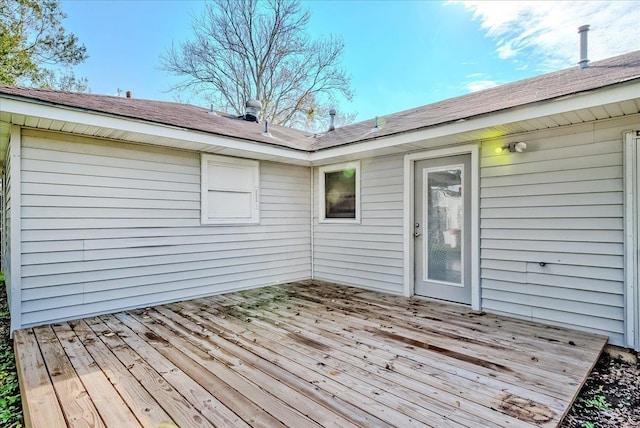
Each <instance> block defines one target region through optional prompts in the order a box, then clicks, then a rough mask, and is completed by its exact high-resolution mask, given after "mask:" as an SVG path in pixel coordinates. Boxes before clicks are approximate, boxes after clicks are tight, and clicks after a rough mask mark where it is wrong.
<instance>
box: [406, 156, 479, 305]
mask: <svg viewBox="0 0 640 428" xmlns="http://www.w3.org/2000/svg"><path fill="white" fill-rule="evenodd" d="M414 177H415V186H414V188H415V195H414V207H415V213H414V219H415V224H414V246H415V249H414V255H415V263H414V266H415V294H416V295H419V296H425V297H430V298H434V299H441V300H446V301H450V302H457V303H463V304H471V192H470V189H471V155H468V154H465V155H457V156H448V157H442V158H435V159H427V160H421V161H417V162H416V163H415V175H414Z"/></svg>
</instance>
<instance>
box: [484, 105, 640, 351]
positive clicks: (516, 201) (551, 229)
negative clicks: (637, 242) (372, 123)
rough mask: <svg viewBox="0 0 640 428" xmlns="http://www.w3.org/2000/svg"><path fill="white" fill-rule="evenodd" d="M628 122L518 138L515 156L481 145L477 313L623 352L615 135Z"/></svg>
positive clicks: (618, 140)
mask: <svg viewBox="0 0 640 428" xmlns="http://www.w3.org/2000/svg"><path fill="white" fill-rule="evenodd" d="M635 120H637V118H636V119H635ZM632 121H633V119H622V120H617V121H605V122H603V123H590V124H585V125H580V126H574V127H568V128H565V129H563V130H560V131H558V130H556V131H546V132H538V133H532V134H529V135H524V136H519V137H518V139H519V140H522V141H526V142H527V144H528V150H527V151H526V152H525V153H507V152H503V153H501V154H496V153H495V152H494V148H495V146H496V145H499V144H501V142H499V141H494V142H491V143H487V144H483V147H482V151H481V169H480V174H481V200H480V206H481V280H482V307H483V309H484V310H487V311H491V312H499V313H504V314H507V315H516V316H519V317H523V318H527V319H531V320H534V321H541V322H545V323H551V324H557V325H564V326H569V327H572V328H577V329H581V330H588V331H592V332H596V333H601V334H605V335H608V336H609V337H610V341H611V343H613V344H617V345H622V344H624V336H623V335H624V283H623V281H624V278H623V273H624V272H623V263H624V254H623V182H622V177H623V163H622V148H623V142H622V131H623V130H624V129H626V128H628V126H629V125H630V124H631V123H632Z"/></svg>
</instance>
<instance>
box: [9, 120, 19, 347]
mask: <svg viewBox="0 0 640 428" xmlns="http://www.w3.org/2000/svg"><path fill="white" fill-rule="evenodd" d="M21 140H22V129H21V128H20V127H19V126H17V125H12V126H11V136H10V141H9V147H10V149H9V150H10V158H11V219H10V221H11V224H10V228H11V236H10V237H9V240H10V245H11V248H10V251H11V265H10V266H9V269H10V271H11V272H10V277H9V278H10V284H9V285H10V287H11V301H10V302H9V308H10V312H11V336H13V332H14V331H16V330H19V329H21V328H22V196H21V195H22V191H21V182H22V180H21V176H22V172H21V161H20V159H21V153H20V152H21V148H22V141H21Z"/></svg>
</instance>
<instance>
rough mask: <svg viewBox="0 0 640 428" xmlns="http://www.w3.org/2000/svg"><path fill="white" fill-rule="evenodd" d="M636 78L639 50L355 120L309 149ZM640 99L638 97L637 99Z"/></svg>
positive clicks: (388, 133)
mask: <svg viewBox="0 0 640 428" xmlns="http://www.w3.org/2000/svg"><path fill="white" fill-rule="evenodd" d="M639 78H640V51H636V52H632V53H628V54H625V55H620V56H617V57H613V58H609V59H605V60H602V61H597V62H593V63H591V64H590V65H589V67H587V68H584V69H581V68H579V67H577V66H576V67H573V68H570V69H566V70H561V71H557V72H554V73H549V74H544V75H541V76H537V77H532V78H529V79H525V80H520V81H517V82H513V83H507V84H504V85H500V86H496V87H494V88H490V89H485V90H483V91H478V92H473V93H470V94H466V95H462V96H459V97H455V98H450V99H446V100H443V101H439V102H436V103H433V104H429V105H425V106H422V107H418V108H414V109H410V110H405V111H402V112H399V113H394V114H391V115H388V116H385V117H384V119H385V120H386V123H385V125H384V126H383V127H382V129H379V130H378V131H376V132H371V129H372V128H373V126H374V120H368V121H364V122H359V123H356V124H353V125H350V126H346V127H344V128H338V129H336V130H335V131H332V132H328V133H325V134H324V135H323V136H322V137H320V138H316V139H315V142H314V144H313V145H312V147H311V149H312V150H320V149H324V148H330V147H335V146H339V145H344V144H349V143H354V142H360V141H366V140H370V139H375V138H380V137H383V136H389V135H393V134H398V133H403V132H407V131H414V130H418V129H423V128H428V127H431V126H435V125H442V124H446V123H451V122H456V121H459V120H461V119H470V118H472V117H475V116H480V115H485V114H489V113H495V112H498V111H501V110H506V109H509V108H513V107H519V106H524V105H527V104H532V103H536V102H540V101H546V100H551V99H554V98H559V97H564V96H567V95H572V94H576V93H579V92H585V91H590V90H594V89H598V88H602V87H606V86H610V85H614V84H617V83H622V82H625V81H630V80H634V79H639ZM636 96H637V97H640V93H639V94H637V95H636Z"/></svg>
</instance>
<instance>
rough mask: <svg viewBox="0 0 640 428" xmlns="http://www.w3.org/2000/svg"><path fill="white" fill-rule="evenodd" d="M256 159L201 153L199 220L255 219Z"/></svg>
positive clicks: (242, 221)
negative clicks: (200, 212) (200, 211)
mask: <svg viewBox="0 0 640 428" xmlns="http://www.w3.org/2000/svg"><path fill="white" fill-rule="evenodd" d="M258 188H259V163H258V161H253V160H247V159H236V158H230V157H226V156H217V155H205V154H203V155H202V207H201V208H202V223H203V224H233V223H252V224H255V223H258V222H259V210H258Z"/></svg>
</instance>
